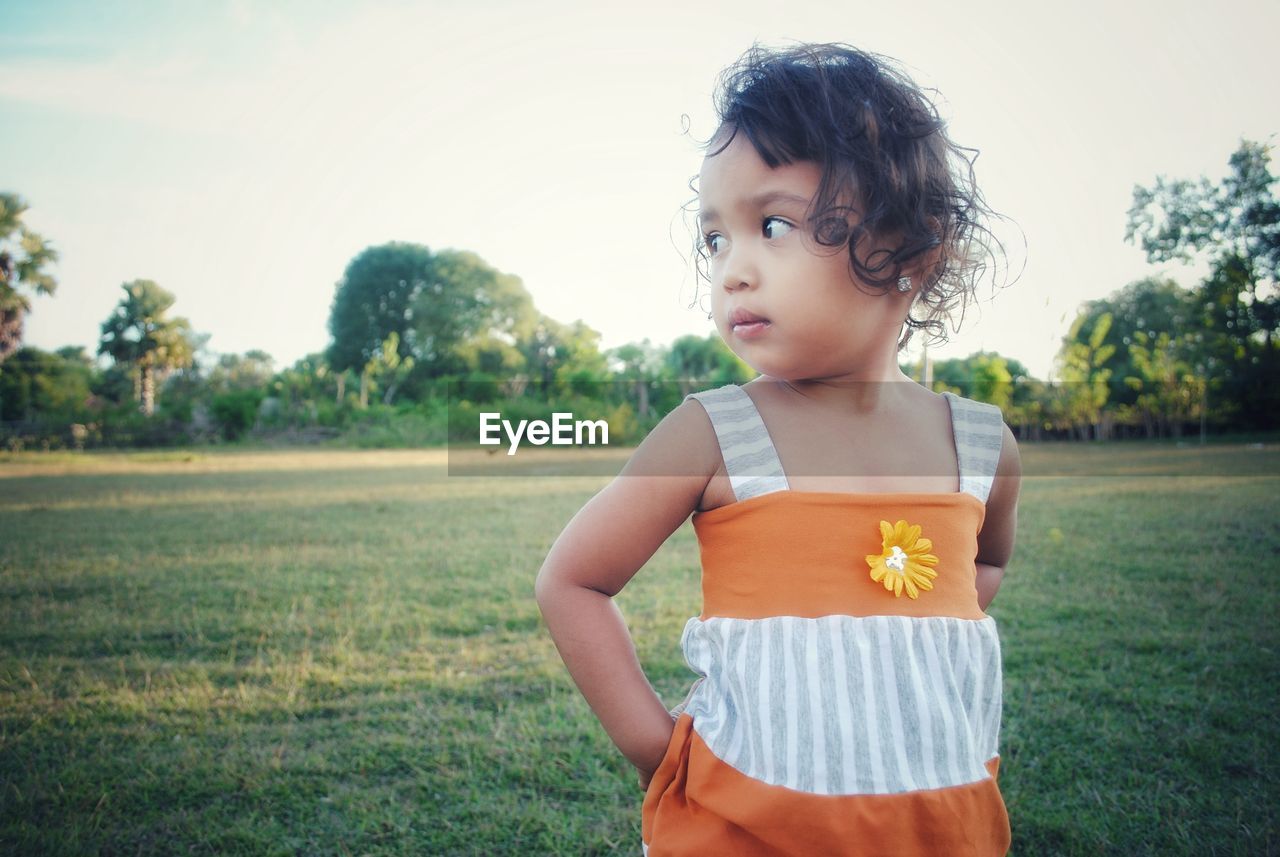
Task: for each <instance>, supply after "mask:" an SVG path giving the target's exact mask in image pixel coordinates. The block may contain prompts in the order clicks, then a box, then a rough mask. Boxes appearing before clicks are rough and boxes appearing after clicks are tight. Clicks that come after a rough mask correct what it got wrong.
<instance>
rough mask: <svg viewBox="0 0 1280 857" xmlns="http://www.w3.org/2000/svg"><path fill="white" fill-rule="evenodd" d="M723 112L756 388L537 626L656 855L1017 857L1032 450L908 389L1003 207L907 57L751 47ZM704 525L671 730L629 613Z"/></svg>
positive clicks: (963, 408)
mask: <svg viewBox="0 0 1280 857" xmlns="http://www.w3.org/2000/svg"><path fill="white" fill-rule="evenodd" d="M717 107H718V109H719V115H720V120H721V124H720V127H719V129H718V130H717V131H716V133H715V134H714V135H713V137H712V139H711V141H710V142H709V144H708V148H707V154H706V158H705V160H704V161H703V164H702V171H701V175H700V179H699V221H700V226H701V231H702V235H703V245H702V246H703V255H704V258H705V259H707V260H708V261H709V263H710V270H709V280H710V287H711V315H712V317H714V319H715V324H716V329H717V330H718V331H719V333H720V335H721V336H722V337H723V338H724V341H725V343H726V344H727V345H728V346H729V348H731V349H732V350H733V351H734V353H736V354H737V355H738V356H740V357H741V358H742V359H743V360H744V361H745V362H746V363H748V364H749V365H750V366H751V367H752V368H754V369H755V370H756V371H757V372H759V373H760V375H759V377H758V378H756V379H754V380H753V381H751V382H750V383H748V384H746V385H744V386H741V387H739V386H735V385H730V386H727V387H722V388H720V389H717V390H711V391H708V392H703V393H695V394H693V395H691V396H689V397H688V398H687V399H686V400H685V401H684V402H683V403H682V404H681V405H680V406H679V407H678V408H676V409H675V410H674V411H672V412H671V413H670V414H668V415H667V417H666V418H665V419H664V420H663V421H662V422H661V423H660V424H659V425H658V426H657V427H656V428H655V429H654V430H653V432H652V433H651V434H650V435H649V436H648V437H647V438H646V439H645V441H644V443H642V444H641V445H640V447H639V448H638V449H637V450H636V452H635V454H634V455H633V457H632V458H631V460H630V461H629V462H628V463H627V465H626V467H625V468H624V469H623V471H622V473H621V475H620V476H619V477H618V478H617V479H615V480H614V481H613V482H612V483H611V484H610V485H609V486H608V487H606V488H605V489H604V490H603V491H601V492H600V493H599V494H597V495H596V496H595V497H594V498H592V499H591V501H590V502H588V503H587V505H586V506H584V507H583V509H582V510H581V511H580V512H579V513H578V514H577V515H576V516H575V517H574V518H573V520H572V521H570V522H569V524H568V526H567V527H566V528H565V530H564V532H563V533H562V534H561V535H560V538H559V539H558V540H557V541H556V543H555V545H554V546H553V547H552V549H551V552H550V554H549V555H548V557H547V559H546V562H545V563H544V565H543V567H542V570H541V572H540V573H539V575H538V582H537V597H538V603H539V605H540V607H541V608H542V612H543V615H544V616H545V618H546V622H547V625H548V627H549V628H550V631H551V634H552V636H553V638H554V639H555V643H556V646H557V647H558V648H559V651H560V654H561V656H562V657H563V658H564V660H565V663H566V664H567V665H568V668H569V671H570V673H571V674H572V676H573V678H574V680H575V681H576V682H577V685H578V687H579V688H580V689H581V691H582V693H583V695H584V696H585V697H586V699H587V702H588V703H589V704H590V705H591V708H592V710H593V711H594V712H595V713H596V715H597V716H598V717H599V719H600V722H601V724H602V725H603V726H604V728H605V731H606V732H608V734H609V737H610V738H611V739H613V741H614V743H615V744H617V746H618V748H619V749H620V750H621V751H622V753H623V754H624V755H625V756H626V757H627V758H628V759H629V760H630V761H631V762H632V763H633V764H634V765H635V766H636V768H637V769H638V771H639V774H640V781H641V784H642V786H645V787H646V792H645V797H644V804H643V810H642V816H641V820H642V836H643V840H644V848H645V852H646V853H647V854H648V855H649V857H664V856H665V855H735V857H739V855H806V857H807V855H838V854H851V855H852V854H859V855H862V854H866V855H887V854H892V855H926V854H928V855H947V857H957V855H997V854H1004V853H1005V852H1006V850H1007V848H1008V845H1009V821H1008V816H1007V814H1006V812H1005V806H1004V802H1003V800H1002V799H1001V796H1000V792H999V789H998V788H997V786H996V779H995V777H996V770H997V767H998V763H999V756H998V752H997V744H998V734H999V727H1000V708H1001V672H1000V646H999V640H998V637H997V634H996V628H995V624H994V621H993V620H992V619H991V618H990V617H989V616H987V615H986V613H984V612H983V611H984V610H985V608H986V607H987V605H989V604H990V603H991V599H992V598H993V597H994V596H995V593H996V590H997V588H998V587H999V585H1000V581H1001V578H1002V576H1003V575H1004V569H1005V566H1006V565H1007V564H1008V562H1009V558H1010V555H1011V553H1012V550H1013V541H1014V529H1015V521H1016V506H1017V498H1018V487H1019V473H1020V468H1019V461H1018V452H1017V447H1016V445H1015V443H1014V439H1013V436H1012V434H1011V433H1010V431H1009V429H1008V428H1007V427H1006V426H1005V425H1004V422H1003V420H1002V418H1001V415H1000V411H999V410H998V409H997V408H995V407H993V406H990V405H985V404H981V403H978V402H975V401H971V400H969V399H966V398H962V397H959V396H956V395H954V394H951V393H945V394H943V395H935V394H934V393H932V392H930V391H929V390H927V389H925V388H924V387H921V386H919V385H917V384H915V383H912V381H911V380H910V379H909V378H908V377H907V376H906V375H904V374H903V373H902V372H901V371H900V370H899V368H898V362H897V355H898V352H899V351H900V350H901V348H902V347H903V346H904V345H905V344H906V340H907V338H908V337H909V336H910V333H911V330H912V329H914V328H917V327H927V328H930V329H931V330H933V331H943V330H944V328H943V326H942V325H941V324H940V323H939V321H938V320H939V319H940V318H943V317H945V316H946V315H947V314H948V313H949V311H950V310H952V309H953V308H954V307H955V306H956V305H957V304H959V305H962V304H963V302H964V300H965V298H966V296H967V294H968V293H969V292H971V291H972V288H973V281H974V278H975V276H976V274H977V272H978V271H979V270H980V268H979V266H978V262H977V259H975V257H974V254H973V253H972V251H971V247H972V246H973V243H974V240H975V237H976V235H977V233H979V232H981V231H982V227H981V225H980V224H978V222H977V221H976V218H977V216H978V214H980V213H984V212H986V209H985V208H984V207H983V205H982V201H981V197H980V195H979V194H978V193H977V191H976V189H974V188H973V186H972V181H971V176H972V173H971V171H969V170H967V169H966V168H967V166H968V163H967V162H965V161H963V159H962V158H961V157H959V151H960V150H959V149H958V147H956V146H955V145H954V144H953V143H952V142H951V141H950V140H949V139H948V137H947V136H946V133H945V126H944V124H943V122H942V121H941V120H940V119H939V118H938V116H937V113H936V111H935V110H934V108H933V106H932V105H931V104H930V103H929V102H928V101H927V100H926V99H925V97H924V96H923V95H922V93H921V92H920V90H919V89H918V88H917V87H916V86H915V85H914V84H913V83H912V82H911V81H910V80H908V79H907V78H906V77H904V76H903V75H901V74H900V73H898V72H896V71H894V70H893V69H892V67H890V66H889V65H888V64H887V62H886V61H885V60H884V59H883V58H880V57H877V56H873V55H868V54H865V53H863V52H860V51H857V50H855V49H852V48H849V47H847V46H841V45H812V46H803V47H798V48H795V49H791V50H786V51H780V52H773V51H767V50H763V49H760V48H753V49H752V50H751V51H749V52H748V53H747V54H746V55H744V57H743V58H742V59H741V60H740V61H739V62H738V64H737V65H736V66H734V67H732V68H730V69H729V70H728V71H727V72H726V73H725V76H724V78H723V80H722V87H721V91H720V95H719V98H718V101H717ZM985 234H989V233H985ZM913 309H915V310H917V311H918V313H919V314H920V315H921V316H922V317H920V318H916V317H915V316H913V315H912V314H911V313H912V311H913ZM904 325H906V326H907V328H908V329H907V331H906V334H905V335H902V336H901V338H900V335H901V334H902V332H903V328H904ZM691 513H692V514H693V526H694V530H695V531H696V533H697V536H698V542H699V545H700V546H701V551H702V566H703V582H702V589H703V609H702V613H701V615H700V616H698V617H696V618H693V619H690V620H689V623H688V625H687V626H686V628H685V631H684V637H683V640H682V646H683V649H684V652H685V657H686V659H687V660H688V662H689V664H690V666H691V667H692V668H693V669H694V671H695V672H696V673H697V674H698V675H699V676H700V678H699V680H698V681H697V682H696V683H695V684H694V686H693V689H692V690H691V691H690V693H689V695H688V697H687V698H686V699H685V700H684V702H683V703H681V705H679V706H677V708H676V709H675V710H673V711H672V712H670V713H669V712H668V711H667V709H666V708H665V706H664V705H663V703H662V701H661V700H660V699H659V698H658V696H657V695H656V694H655V693H654V691H653V690H652V688H651V687H650V685H649V683H648V681H647V680H646V679H645V676H644V674H643V672H642V671H641V668H640V665H639V663H638V661H637V658H636V655H635V650H634V648H633V646H632V643H631V639H630V637H629V635H628V633H627V628H626V625H625V624H624V622H623V619H622V616H621V615H620V614H619V612H618V610H617V608H616V607H615V605H614V603H613V601H612V597H613V596H614V595H615V594H616V593H617V592H618V591H619V590H621V589H622V587H623V586H624V585H625V584H626V583H627V581H628V580H630V579H631V577H632V575H634V574H635V573H636V571H637V570H638V569H639V568H640V567H641V566H643V565H644V564H645V562H646V561H647V560H648V559H649V557H650V556H652V555H653V553H654V551H655V550H656V549H657V548H658V547H659V545H661V544H662V542H663V541H664V540H665V539H666V538H667V537H668V536H669V535H670V534H671V533H672V532H673V531H674V530H675V529H676V528H677V527H679V526H680V525H681V524H682V523H683V522H684V521H685V519H686V518H688V517H689V515H690V514H691Z"/></svg>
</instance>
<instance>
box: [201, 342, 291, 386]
mask: <svg viewBox="0 0 1280 857" xmlns="http://www.w3.org/2000/svg"><path fill="white" fill-rule="evenodd" d="M274 367H275V360H273V359H272V357H271V355H270V354H268V353H267V352H265V351H262V350H261V349H256V348H255V349H253V350H252V351H246V352H245V353H244V354H220V355H218V360H217V362H216V363H215V364H214V365H213V368H211V369H210V370H209V375H208V386H209V389H210V390H211V391H212V392H214V393H227V392H231V391H239V390H262V391H264V393H265V392H266V391H267V390H268V389H269V388H270V384H271V379H272V377H273V376H274V375H275V368H274Z"/></svg>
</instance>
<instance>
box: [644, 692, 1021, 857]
mask: <svg viewBox="0 0 1280 857" xmlns="http://www.w3.org/2000/svg"><path fill="white" fill-rule="evenodd" d="M998 766H999V760H998V758H997V759H992V760H991V761H990V762H988V763H987V769H988V770H989V771H990V772H991V775H992V779H989V780H982V781H980V782H977V783H970V784H968V785H963V786H954V787H951V788H944V789H932V790H928V791H915V792H905V793H902V794H893V795H815V794H806V793H804V792H798V791H794V790H792V789H787V788H783V787H781V786H771V785H767V784H765V783H762V782H760V781H758V780H755V779H752V778H751V777H748V776H746V775H744V774H742V773H740V772H739V771H737V770H736V769H734V768H733V767H731V766H729V765H726V764H725V763H724V762H722V761H720V760H719V759H718V758H716V756H715V755H714V754H713V753H712V752H711V750H710V749H708V747H707V745H706V744H704V743H703V742H702V739H701V738H699V737H698V734H697V733H696V732H694V731H693V719H692V718H691V717H690V716H688V715H682V716H681V718H680V720H679V721H677V723H676V730H675V734H674V735H673V736H672V739H671V744H670V745H669V746H668V749H667V755H666V757H664V758H663V760H662V764H661V765H660V766H659V768H658V770H657V772H656V773H655V774H654V777H653V781H652V783H651V784H650V786H649V790H648V792H646V794H645V798H644V808H643V810H642V816H641V821H642V824H641V833H642V836H643V839H644V841H645V843H646V844H647V845H648V846H649V857H684V855H700V857H716V855H725V857H783V855H806V857H807V855H818V854H821V855H824V857H827V855H830V856H831V857H837V855H850V857H852V855H877V857H879V856H880V855H895V857H938V855H944V854H945V855H947V857H993V855H1003V854H1005V853H1007V852H1008V850H1009V841H1010V829H1009V816H1008V813H1007V812H1006V810H1005V805H1004V800H1003V798H1001V796H1000V791H999V789H998V787H997V785H996V782H995V779H994V777H995V775H996V772H997V769H998Z"/></svg>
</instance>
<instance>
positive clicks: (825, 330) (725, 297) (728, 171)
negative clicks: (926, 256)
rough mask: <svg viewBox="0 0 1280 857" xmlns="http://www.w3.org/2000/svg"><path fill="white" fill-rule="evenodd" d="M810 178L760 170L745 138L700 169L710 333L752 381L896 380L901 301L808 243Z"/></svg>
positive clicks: (807, 171) (845, 260)
mask: <svg viewBox="0 0 1280 857" xmlns="http://www.w3.org/2000/svg"><path fill="white" fill-rule="evenodd" d="M820 178H821V169H820V167H819V166H818V165H817V164H816V163H813V162H810V161H801V162H797V163H793V164H789V165H785V166H780V167H778V168H777V169H770V168H769V167H768V166H767V165H766V164H765V163H764V161H762V160H761V159H760V156H759V155H758V154H756V151H755V149H754V148H753V147H752V145H751V143H750V142H749V141H748V140H747V138H746V135H745V134H738V135H736V136H735V137H734V140H733V142H732V143H730V144H729V146H728V147H727V148H725V149H724V151H722V152H720V153H719V154H716V155H714V156H710V157H708V158H707V159H706V160H704V161H703V162H702V173H701V176H700V178H699V201H700V205H701V208H700V211H699V225H700V227H701V230H702V235H703V240H704V241H705V244H706V253H707V254H708V255H709V256H710V257H711V258H710V261H711V272H710V273H711V310H712V315H713V317H714V318H715V323H716V329H717V330H718V331H719V332H720V336H721V337H722V338H723V339H724V341H725V343H726V344H728V346H729V348H730V349H732V350H733V352H734V353H735V354H737V355H738V356H739V357H741V358H742V359H743V360H744V361H746V363H747V364H748V365H750V366H751V367H752V368H753V369H755V370H756V371H757V372H760V373H761V374H762V375H768V376H771V377H774V378H778V379H781V380H786V381H797V380H806V379H818V378H837V377H840V376H848V375H854V376H861V377H865V376H866V375H867V373H871V374H872V376H873V377H871V378H870V380H884V379H886V378H888V377H889V375H886V374H884V373H890V372H891V373H892V374H893V375H896V374H898V368H897V358H896V355H897V339H898V334H899V332H900V331H901V329H902V324H903V321H904V319H905V318H906V314H907V311H908V309H909V308H910V299H911V293H906V294H902V293H899V292H896V291H890V292H889V293H888V294H884V295H881V294H878V293H876V292H875V291H871V290H870V288H869V287H868V286H865V285H863V286H861V287H860V286H859V284H858V283H857V282H856V281H855V280H854V279H853V273H852V271H851V270H850V266H849V257H848V250H847V249H845V248H844V247H835V248H830V247H823V246H821V245H819V244H817V243H816V242H814V241H813V238H812V235H811V231H810V229H809V228H808V224H807V223H806V221H805V214H806V212H807V211H808V208H809V203H810V201H811V200H812V199H813V197H814V195H815V194H816V193H817V191H818V184H819V180H820ZM907 273H909V272H907V271H903V274H904V275H905V274H907ZM864 289H865V290H867V291H864ZM868 291H871V293H868ZM854 379H855V380H856V379H857V377H855V378H854Z"/></svg>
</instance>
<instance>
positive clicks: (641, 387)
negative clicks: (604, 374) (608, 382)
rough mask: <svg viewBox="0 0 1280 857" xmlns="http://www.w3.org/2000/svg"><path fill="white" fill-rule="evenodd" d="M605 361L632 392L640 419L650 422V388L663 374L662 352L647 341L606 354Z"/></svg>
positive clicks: (630, 344)
mask: <svg viewBox="0 0 1280 857" xmlns="http://www.w3.org/2000/svg"><path fill="white" fill-rule="evenodd" d="M605 359H606V360H607V361H608V362H609V364H610V365H609V368H610V369H611V370H612V371H613V373H614V374H615V375H616V376H617V377H619V378H621V379H622V380H623V381H624V382H626V384H627V386H628V387H629V388H630V389H631V390H632V394H633V396H634V398H635V403H636V412H637V413H638V414H639V415H640V419H641V420H648V419H649V410H650V407H649V394H650V386H651V385H652V384H653V383H654V382H655V381H657V380H658V379H659V378H660V377H661V373H662V354H661V353H660V351H659V350H658V349H657V348H655V347H654V346H653V345H652V344H651V343H650V342H649V340H648V339H645V340H644V341H642V342H628V343H627V344H626V345H620V346H618V347H617V348H614V349H611V350H610V351H608V352H607V353H606V354H605Z"/></svg>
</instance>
